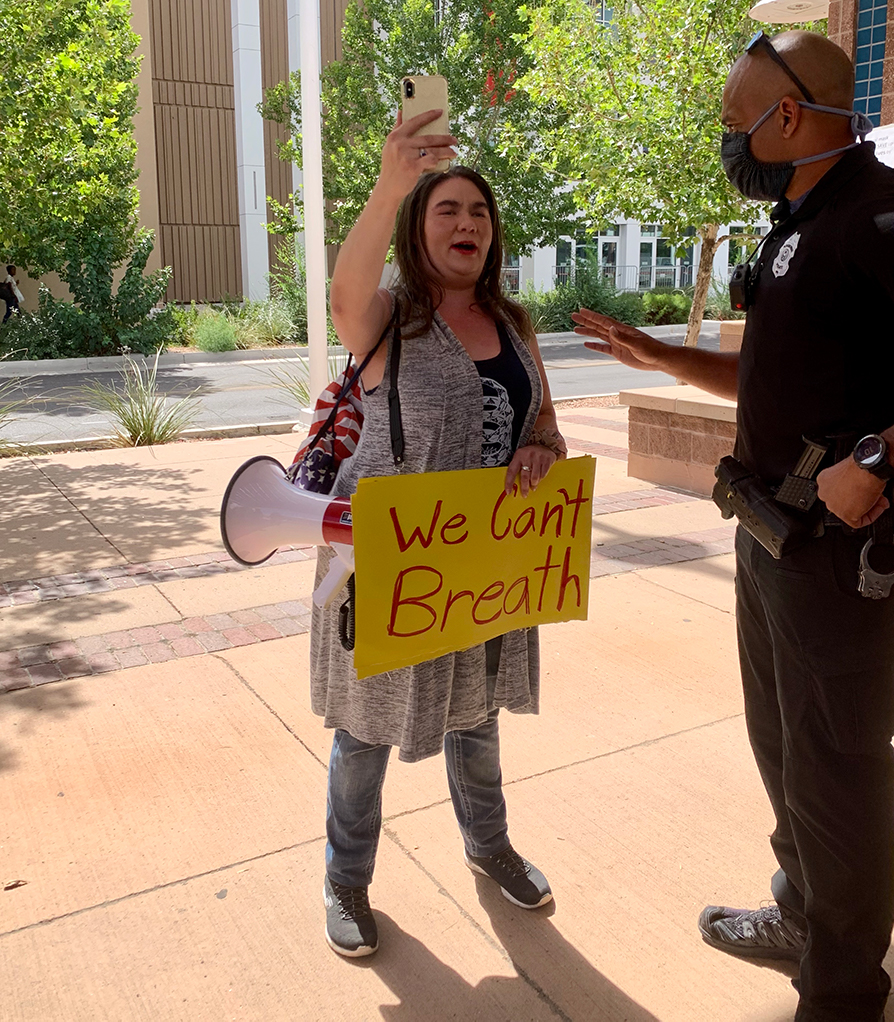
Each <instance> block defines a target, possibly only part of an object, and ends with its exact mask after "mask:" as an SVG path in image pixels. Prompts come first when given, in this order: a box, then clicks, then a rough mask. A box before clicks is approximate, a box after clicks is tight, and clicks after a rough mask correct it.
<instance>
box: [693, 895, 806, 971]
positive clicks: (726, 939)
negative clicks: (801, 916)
mask: <svg viewBox="0 0 894 1022" xmlns="http://www.w3.org/2000/svg"><path fill="white" fill-rule="evenodd" d="M698 928H699V930H700V931H701V935H702V940H703V941H704V942H705V943H706V944H710V945H711V947H716V948H717V950H718V951H725V952H726V953H727V954H729V955H738V956H739V957H741V958H780V959H785V960H787V961H791V962H798V961H800V960H801V955H802V954H803V953H804V945H805V943H806V942H807V934H806V932H805V931H804V930H803V929H802V928H801V927H800V926H799V925H798V924H797V923H796V922H795V921H794V919H792V918H791V916H787V915H784V914H783V912H782V910H781V909H780V908H779V906H778V905H768V906H767V907H766V908H759V909H756V910H754V911H753V912H749V911H748V910H747V909H742V908H721V907H720V906H719V905H709V906H708V907H707V908H706V909H704V910H703V911H702V914H701V915H700V916H699V917H698Z"/></svg>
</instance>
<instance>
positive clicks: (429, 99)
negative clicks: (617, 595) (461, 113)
mask: <svg viewBox="0 0 894 1022" xmlns="http://www.w3.org/2000/svg"><path fill="white" fill-rule="evenodd" d="M400 100H401V111H402V112H403V117H404V121H408V120H409V119H410V118H411V117H416V116H417V115H418V114H424V113H426V112H427V111H428V110H443V113H442V114H441V116H440V117H439V118H438V119H437V120H436V121H432V122H431V123H430V124H426V125H425V126H424V127H422V128H420V129H419V131H417V132H416V134H417V135H447V134H449V128H448V122H449V109H448V102H447V79H446V78H444V77H443V76H442V75H407V77H406V78H402V79H401V80H400ZM449 166H450V160H440V161H439V162H438V165H437V166H436V167H434V168H432V169H433V170H436V171H443V170H447V169H448V167H449Z"/></svg>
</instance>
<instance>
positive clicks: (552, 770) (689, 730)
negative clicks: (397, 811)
mask: <svg viewBox="0 0 894 1022" xmlns="http://www.w3.org/2000/svg"><path fill="white" fill-rule="evenodd" d="M744 717H745V713H744V711H743V712H742V713H731V714H730V715H729V716H728V717H718V718H717V719H716V720H706V721H705V722H704V723H703V724H694V725H693V726H692V727H684V728H682V729H681V730H680V731H670V732H668V734H666V735H656V736H655V737H654V738H645V739H643V741H641V742H634V744H633V745H624V746H622V747H621V748H619V749H609V750H608V751H607V752H597V753H596V755H595V756H584V757H583V759H576V760H574V761H573V762H571V763H560V764H559V765H558V766H554V767H549V769H547V770H538V771H537V773H534V774H527V775H526V776H525V777H515V778H513V779H512V780H511V781H504V782H503V787H504V788H508V787H509V786H510V785H512V784H523V783H524V782H525V781H534V780H537V779H538V778H540V777H547V776H549V775H550V774H557V773H560V772H561V771H563V770H570V769H571V768H572V767H577V766H585V765H586V764H587V763H595V762H596V761H597V760H599V759H608V758H609V757H610V756H617V755H620V754H621V753H625V752H635V751H636V750H637V749H646V748H648V747H649V746H650V745H660V744H661V743H662V742H666V741H669V740H670V739H671V738H679V737H681V736H682V735H689V734H693V733H694V732H696V731H703V730H704V729H705V728H711V727H716V726H717V725H718V724H726V723H728V722H729V721H731V720H738V719H739V718H744ZM445 801H446V800H445Z"/></svg>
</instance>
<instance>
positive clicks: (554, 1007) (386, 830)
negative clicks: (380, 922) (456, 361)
mask: <svg viewBox="0 0 894 1022" xmlns="http://www.w3.org/2000/svg"><path fill="white" fill-rule="evenodd" d="M382 833H383V834H384V835H385V836H386V837H387V838H388V840H389V841H390V842H391V843H392V844H393V845H395V846H396V847H397V849H398V850H399V851H400V852H401V853H402V854H403V855H404V857H405V858H407V859H409V860H410V862H412V863H413V865H414V866H415V867H416V868H417V869H418V870H419V872H420V873H421V874H422V875H423V876H424V877H425V878H426V880H428V881H429V883H431V884H432V885H433V886H434V887H435V888H437V892H438V894H440V895H441V896H442V897H444V898H446V899H447V901H449V902H450V904H451V905H453V907H454V908H455V909H456V911H457V912H458V913H459V914H460V916H461V917H462V919H463V921H464V922H465V923H467V924H468V925H469V926H471V927H472V929H473V930H475V932H476V933H477V934H478V935H479V936H480V937H481V938H482V939H483V940H484V942H485V943H486V944H487V945H488V946H489V947H490V948H491V950H493V951H496V953H497V954H498V955H499V956H500V957H501V958H502V959H503V961H505V962H507V963H508V964H509V965H511V966H512V968H513V969H514V970H515V972H516V973H517V975H518V977H519V979H521V980H522V981H523V982H524V983H526V984H527V985H528V986H529V987H530V988H531V990H532V991H533V992H534V993H535V994H536V995H537V998H538V1000H540V1001H542V1002H543V1003H544V1004H545V1005H546V1006H547V1007H548V1008H549V1010H550V1011H551V1012H552V1013H553V1014H554V1015H555V1016H556V1018H559V1019H561V1020H562V1022H574V1019H572V1018H571V1016H570V1015H568V1014H566V1012H564V1011H563V1010H562V1008H561V1007H560V1006H559V1005H558V1004H557V1003H556V1002H555V1001H554V1000H553V999H552V998H551V997H550V996H549V994H548V993H547V992H546V991H545V990H544V989H543V987H542V986H540V984H539V983H538V982H537V981H536V980H535V979H534V978H533V976H531V975H530V974H529V973H528V972H527V970H525V969H523V968H522V967H521V966H520V965H519V964H518V962H516V961H515V959H514V958H513V957H512V955H510V954H509V952H508V951H507V950H506V948H505V947H503V945H502V944H501V943H500V942H499V941H498V940H497V939H496V938H495V937H494V936H493V934H491V933H488V931H487V930H486V929H485V928H484V927H483V926H482V925H481V924H480V923H479V922H478V920H477V919H475V917H474V916H472V915H471V914H470V913H469V912H467V911H466V909H465V908H463V906H462V905H461V904H460V902H459V901H458V900H457V899H456V898H455V897H454V896H453V895H452V894H451V893H450V891H449V890H448V889H447V888H446V887H445V886H444V885H443V884H442V883H441V882H440V880H438V878H437V877H436V876H435V875H434V873H432V872H431V870H430V869H428V868H427V867H426V866H424V865H423V864H422V862H421V861H420V860H419V859H418V858H417V857H416V856H415V855H414V854H413V853H412V852H411V851H410V849H409V848H407V846H406V845H405V844H404V843H403V842H402V841H401V839H400V838H399V837H398V836H397V834H396V833H395V832H394V831H393V830H391V828H390V827H388V825H387V824H383V825H382Z"/></svg>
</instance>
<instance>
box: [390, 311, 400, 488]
mask: <svg viewBox="0 0 894 1022" xmlns="http://www.w3.org/2000/svg"><path fill="white" fill-rule="evenodd" d="M400 348H401V339H400V323H399V322H396V323H395V324H394V337H393V338H392V340H391V381H390V382H391V386H390V388H389V390H388V416H389V420H390V425H391V454H392V455H393V457H394V465H395V467H396V468H399V467H400V466H401V465H402V464H403V461H404V427H403V420H402V418H401V414H400V394H399V393H398V391H397V375H398V373H399V372H400Z"/></svg>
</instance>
